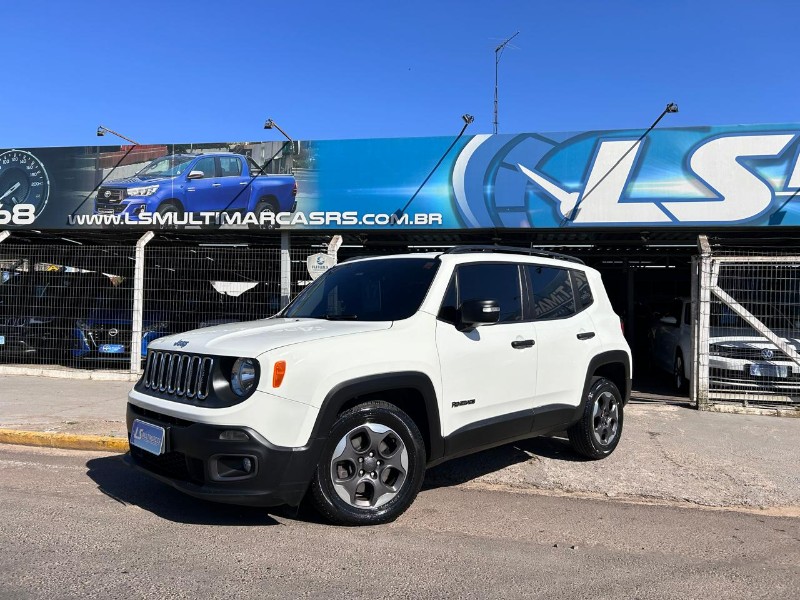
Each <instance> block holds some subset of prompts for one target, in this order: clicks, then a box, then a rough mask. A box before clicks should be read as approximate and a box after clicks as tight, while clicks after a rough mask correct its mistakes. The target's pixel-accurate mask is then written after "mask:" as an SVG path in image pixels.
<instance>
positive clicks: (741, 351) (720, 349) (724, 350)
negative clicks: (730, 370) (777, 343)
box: [710, 344, 788, 361]
mask: <svg viewBox="0 0 800 600" xmlns="http://www.w3.org/2000/svg"><path fill="white" fill-rule="evenodd" d="M710 350H711V352H712V355H713V354H714V353H716V355H717V356H722V357H724V358H735V359H739V360H752V361H762V360H777V361H786V360H788V358H787V357H786V356H785V355H784V354H783V352H781V351H780V350H778V349H777V348H771V350H772V358H771V359H768V358H765V357H764V356H763V355H762V354H761V348H747V347H743V346H722V345H718V344H714V345H712V346H711V349H710Z"/></svg>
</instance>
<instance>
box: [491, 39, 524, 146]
mask: <svg viewBox="0 0 800 600" xmlns="http://www.w3.org/2000/svg"><path fill="white" fill-rule="evenodd" d="M518 35H519V31H518V32H517V33H515V34H514V35H512V36H511V37H510V38H506V40H505V41H504V42H503V43H502V44H500V45H499V46H497V48H495V49H494V132H495V133H497V124H498V121H497V73H498V70H499V66H500V57H501V56H502V55H503V50H505V48H506V46H507V45H508V43H509V42H510V41H511V40H513V39H514V38H515V37H517V36H518Z"/></svg>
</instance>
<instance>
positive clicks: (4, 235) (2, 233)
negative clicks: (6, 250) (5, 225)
mask: <svg viewBox="0 0 800 600" xmlns="http://www.w3.org/2000/svg"><path fill="white" fill-rule="evenodd" d="M10 235H11V232H10V231H0V244H2V243H3V240H5V239H6V238H8V236H10Z"/></svg>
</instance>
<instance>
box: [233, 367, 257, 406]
mask: <svg viewBox="0 0 800 600" xmlns="http://www.w3.org/2000/svg"><path fill="white" fill-rule="evenodd" d="M256 383H258V367H257V365H256V361H255V360H254V359H252V358H237V359H236V362H235V363H233V370H232V371H231V389H232V390H233V393H234V394H236V395H237V396H241V397H244V396H248V395H250V393H252V391H253V390H254V389H255V387H256Z"/></svg>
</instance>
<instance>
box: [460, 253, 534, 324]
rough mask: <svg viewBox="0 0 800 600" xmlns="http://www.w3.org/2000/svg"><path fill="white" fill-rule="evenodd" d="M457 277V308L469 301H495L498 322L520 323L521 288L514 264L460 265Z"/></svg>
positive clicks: (517, 270)
mask: <svg viewBox="0 0 800 600" xmlns="http://www.w3.org/2000/svg"><path fill="white" fill-rule="evenodd" d="M457 276H458V303H459V306H460V305H461V304H463V303H464V302H466V301H468V300H495V301H496V302H497V303H498V304H499V306H500V318H499V319H498V321H497V322H498V323H508V322H512V321H521V320H522V293H521V289H522V288H521V286H520V278H519V267H517V265H515V264H512V263H501V264H498V263H473V264H469V265H461V266H459V267H458V275H457Z"/></svg>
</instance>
